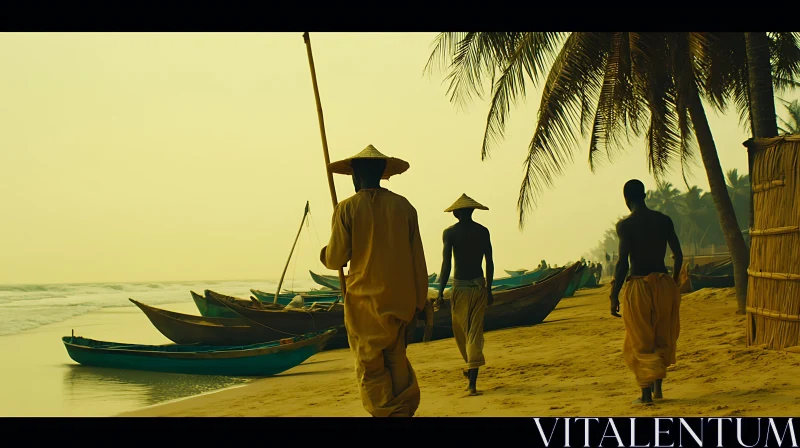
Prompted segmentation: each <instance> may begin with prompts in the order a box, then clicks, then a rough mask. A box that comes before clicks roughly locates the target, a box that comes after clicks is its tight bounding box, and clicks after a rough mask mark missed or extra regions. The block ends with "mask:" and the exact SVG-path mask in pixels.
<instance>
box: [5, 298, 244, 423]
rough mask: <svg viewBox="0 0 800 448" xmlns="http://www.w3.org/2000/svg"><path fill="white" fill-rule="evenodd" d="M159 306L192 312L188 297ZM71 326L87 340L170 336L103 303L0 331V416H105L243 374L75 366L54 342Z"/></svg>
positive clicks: (136, 314) (155, 340)
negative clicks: (8, 332) (63, 316)
mask: <svg viewBox="0 0 800 448" xmlns="http://www.w3.org/2000/svg"><path fill="white" fill-rule="evenodd" d="M187 295H188V294H187ZM159 307H160V308H164V309H168V310H172V311H178V312H182V313H188V314H198V312H197V309H196V308H195V306H194V303H193V302H192V301H191V299H188V300H187V301H185V302H183V303H178V304H173V305H159ZM73 329H74V330H75V335H76V336H83V337H87V338H90V339H99V340H105V341H116V342H135V343H141V344H169V343H171V341H170V340H168V339H167V338H165V337H164V336H163V335H162V334H161V333H160V332H159V331H158V330H157V329H156V328H155V327H153V325H152V324H151V323H150V321H149V320H148V319H147V317H146V316H145V315H144V314H143V313H142V312H141V311H140V310H139V309H138V308H136V307H126V308H107V309H103V310H99V311H93V312H90V313H87V314H84V315H81V316H78V317H73V318H70V319H68V320H66V321H63V322H59V323H55V324H49V325H44V326H41V327H38V328H36V329H33V330H28V331H24V332H22V333H18V334H13V335H6V336H0V359H1V360H3V364H2V369H0V380H2V381H3V384H5V386H4V387H2V388H0V416H4V417H6V416H7V417H60V416H85V417H91V416H109V415H114V414H118V413H120V412H124V411H129V410H134V409H140V408H142V407H144V406H150V405H153V404H156V403H163V402H167V401H170V400H176V399H181V398H185V397H189V396H194V395H197V394H202V393H207V392H209V391H214V390H219V389H221V388H225V387H229V386H232V385H238V384H243V383H245V382H247V381H248V380H246V379H241V378H230V377H214V376H203V375H179V374H164V373H157V372H139V371H134V370H119V369H102V368H95V367H87V366H81V365H79V364H77V363H75V362H74V361H73V360H72V359H70V357H69V355H68V354H67V350H66V349H65V348H64V344H63V343H62V342H61V338H62V337H63V336H69V335H70V332H71V330H73Z"/></svg>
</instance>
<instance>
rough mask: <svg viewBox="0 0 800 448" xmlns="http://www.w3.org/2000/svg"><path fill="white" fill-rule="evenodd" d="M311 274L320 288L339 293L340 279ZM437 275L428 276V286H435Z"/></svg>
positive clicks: (310, 272)
mask: <svg viewBox="0 0 800 448" xmlns="http://www.w3.org/2000/svg"><path fill="white" fill-rule="evenodd" d="M308 273H309V274H311V279H312V280H314V282H315V283H316V284H318V285H320V286H324V287H326V288H330V289H332V290H335V291H339V290H340V289H341V284H340V283H339V278H338V277H335V276H333V275H320V274H316V273H314V272H312V271H308ZM436 278H437V274H436V273H433V274H430V275H428V284H433V283H435V282H436ZM334 300H335V299H334Z"/></svg>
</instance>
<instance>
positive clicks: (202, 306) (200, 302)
mask: <svg viewBox="0 0 800 448" xmlns="http://www.w3.org/2000/svg"><path fill="white" fill-rule="evenodd" d="M189 292H190V293H191V294H192V300H194V304H195V306H197V311H199V312H200V315H201V316H203V317H226V318H229V319H235V318H238V317H240V316H239V315H238V314H236V313H233V312H231V311H230V310H228V309H227V308H224V307H219V306H215V305H214V304H213V303H209V301H208V300H207V299H206V298H205V297H203V296H201V295H200V294H197V293H196V292H194V291H189ZM211 292H212V293H213V294H217V295H219V296H220V297H226V298H228V299H231V300H236V301H238V302H239V303H242V304H244V305H248V304H250V303H252V299H251V300H245V299H240V298H238V297H232V296H226V295H224V294H219V293H216V292H213V291H211ZM264 306H265V307H269V308H272V309H277V310H281V309H283V307H284V306H285V305H282V304H274V303H272V302H267V303H264Z"/></svg>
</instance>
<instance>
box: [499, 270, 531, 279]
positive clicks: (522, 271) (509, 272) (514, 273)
mask: <svg viewBox="0 0 800 448" xmlns="http://www.w3.org/2000/svg"><path fill="white" fill-rule="evenodd" d="M503 270H504V271H506V274H508V276H509V277H518V276H520V275H522V274H524V273H526V272H528V270H527V269H517V270H516V271H509V270H508V269H503Z"/></svg>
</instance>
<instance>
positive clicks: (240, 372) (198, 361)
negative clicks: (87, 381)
mask: <svg viewBox="0 0 800 448" xmlns="http://www.w3.org/2000/svg"><path fill="white" fill-rule="evenodd" d="M334 333H336V330H329V331H326V332H324V333H317V334H312V335H304V336H301V337H298V338H295V341H296V342H292V343H289V344H282V343H281V341H273V342H268V343H263V344H254V345H249V346H241V347H215V346H193V345H162V346H148V345H133V344H121V343H115V342H103V341H95V340H92V339H87V338H81V337H73V336H66V337H64V338H62V341H63V343H64V346H65V347H66V349H67V353H68V354H69V357H70V358H72V360H73V361H75V362H77V363H79V364H82V365H86V366H92V367H105V368H114V369H128V370H145V371H151V372H163V373H184V374H192V375H220V376H272V375H277V374H279V373H282V372H285V371H287V370H289V369H291V368H293V367H296V366H298V365H300V364H302V363H303V362H304V361H306V360H307V359H308V358H310V357H311V356H313V355H314V354H316V353H318V352H319V351H320V350H321V349H322V348H323V347H324V345H325V342H327V340H328V339H329V338H330V337H331V336H332V335H333V334H334Z"/></svg>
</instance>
